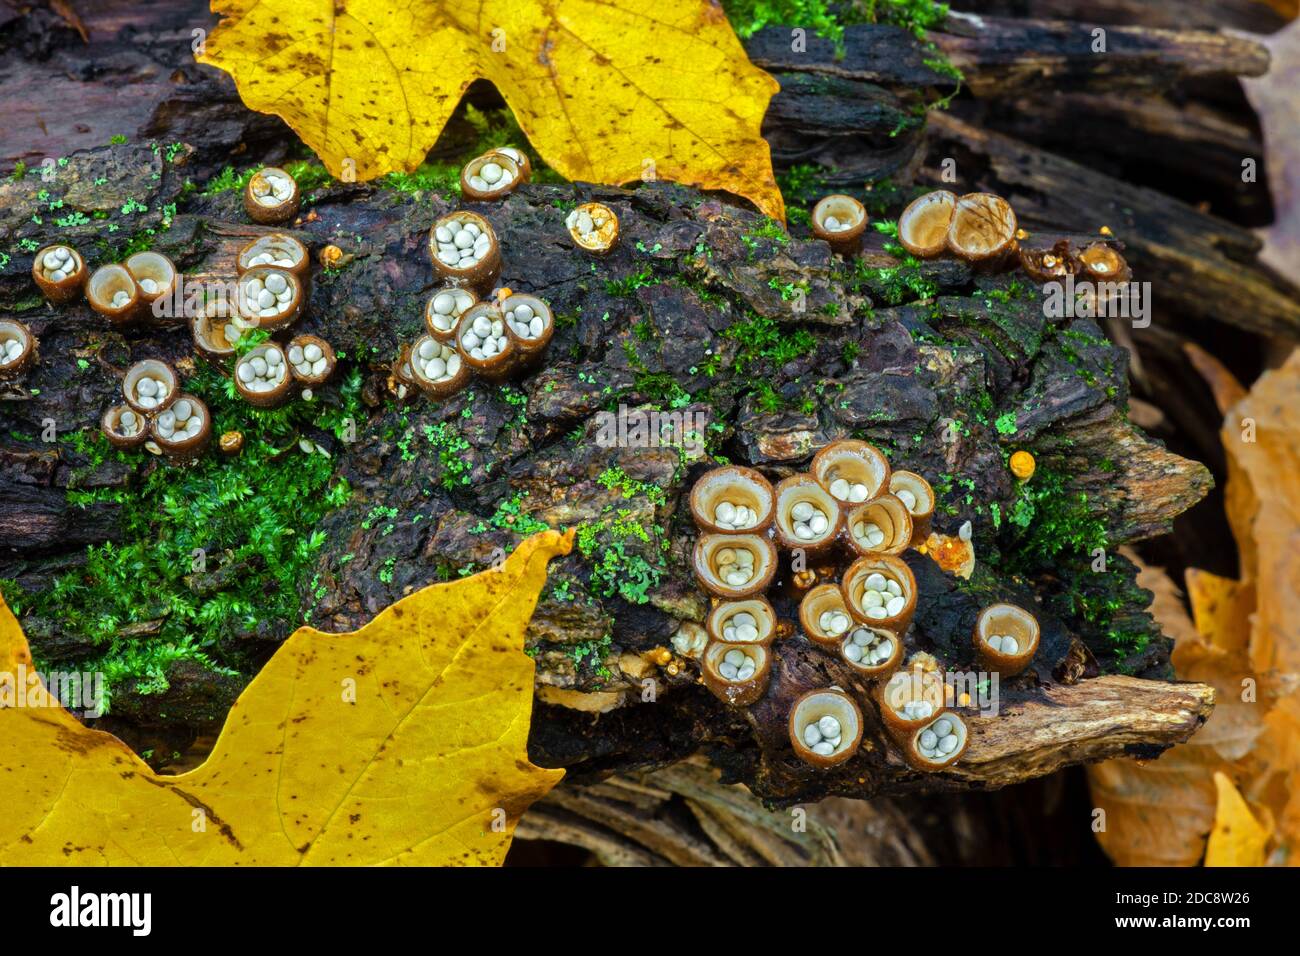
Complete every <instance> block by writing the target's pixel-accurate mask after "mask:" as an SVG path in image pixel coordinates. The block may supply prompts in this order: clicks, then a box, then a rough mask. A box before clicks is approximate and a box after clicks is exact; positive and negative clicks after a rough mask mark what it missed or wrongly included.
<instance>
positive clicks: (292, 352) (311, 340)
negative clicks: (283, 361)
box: [285, 335, 338, 386]
mask: <svg viewBox="0 0 1300 956" xmlns="http://www.w3.org/2000/svg"><path fill="white" fill-rule="evenodd" d="M285 358H287V359H288V360H289V374H291V375H292V376H293V377H294V378H296V379H297V380H298V381H299V382H301V383H302V384H303V385H308V386H311V385H321V384H324V383H325V382H327V381H328V380H329V377H330V376H331V375H333V374H334V368H335V366H336V365H337V364H338V359H337V358H335V355H334V347H333V346H332V345H330V344H329V343H328V342H326V341H325V340H324V339H322V338H321V337H320V336H318V335H298V336H295V337H294V338H292V339H290V340H289V348H288V349H287V350H286V351H285Z"/></svg>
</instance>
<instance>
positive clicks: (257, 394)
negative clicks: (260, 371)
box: [234, 342, 293, 408]
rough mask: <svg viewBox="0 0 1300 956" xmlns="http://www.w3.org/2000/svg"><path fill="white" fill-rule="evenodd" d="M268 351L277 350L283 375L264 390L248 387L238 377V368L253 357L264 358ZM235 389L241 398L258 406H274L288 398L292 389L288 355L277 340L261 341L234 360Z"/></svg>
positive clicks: (291, 374) (281, 403)
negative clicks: (274, 383)
mask: <svg viewBox="0 0 1300 956" xmlns="http://www.w3.org/2000/svg"><path fill="white" fill-rule="evenodd" d="M270 352H279V353H280V360H281V362H282V363H283V365H284V377H283V378H281V379H280V381H279V382H278V383H276V385H275V386H274V387H273V388H270V389H267V390H266V391H256V390H254V389H251V388H249V387H248V386H247V385H246V384H245V383H244V381H243V380H242V379H241V378H240V377H239V369H240V367H241V366H243V365H247V364H249V363H250V362H252V361H253V359H254V358H257V357H258V356H261V357H262V359H263V360H265V358H266V355H267V354H268V353H270ZM234 379H235V389H236V391H238V392H239V395H240V397H241V398H243V399H244V401H246V402H248V404H250V405H256V406H257V407H258V408H275V407H276V406H278V405H283V404H284V403H285V402H286V401H287V400H288V399H289V395H290V392H291V391H292V389H293V373H292V371H291V370H290V369H289V356H288V355H287V354H286V353H285V348H284V346H282V345H281V344H280V343H279V342H263V343H262V344H261V345H258V346H257V347H256V348H251V349H249V350H248V351H247V352H245V353H244V354H243V355H241V356H239V358H238V359H236V360H235V371H234Z"/></svg>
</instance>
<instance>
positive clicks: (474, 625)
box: [0, 531, 572, 866]
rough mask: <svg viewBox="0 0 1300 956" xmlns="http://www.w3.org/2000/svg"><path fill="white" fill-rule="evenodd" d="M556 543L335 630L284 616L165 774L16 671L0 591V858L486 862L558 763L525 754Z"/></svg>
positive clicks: (16, 861) (548, 783)
mask: <svg viewBox="0 0 1300 956" xmlns="http://www.w3.org/2000/svg"><path fill="white" fill-rule="evenodd" d="M571 546H572V535H571V534H569V535H561V534H559V533H558V532H554V531H547V532H543V533H542V534H539V535H534V536H533V537H532V538H529V539H528V540H527V541H525V542H524V543H523V544H522V545H520V547H519V549H518V550H517V551H515V553H514V554H513V555H511V556H510V558H509V560H507V561H506V562H505V563H504V564H503V565H502V566H501V567H500V568H497V569H494V570H491V571H485V572H483V573H481V574H476V575H474V576H473V577H469V578H465V579H464V580H462V581H456V582H453V583H451V584H436V585H432V586H430V587H427V588H424V589H423V590H421V591H418V592H416V593H415V594H412V595H411V596H409V597H407V598H403V599H402V600H401V601H398V602H397V603H395V604H393V605H392V606H390V607H389V608H387V609H385V610H384V611H382V612H380V613H379V614H378V615H377V616H376V617H375V618H374V620H372V621H371V622H370V623H369V624H367V625H366V626H365V627H362V628H361V629H360V630H357V631H354V632H352V633H350V634H326V633H323V632H321V631H317V630H313V629H312V628H309V627H303V628H299V629H298V630H297V631H296V632H295V633H294V634H293V635H291V636H290V637H289V639H288V640H287V641H285V643H284V644H283V645H282V646H281V647H280V649H279V650H278V651H276V653H275V655H274V656H273V657H272V658H271V660H270V661H269V662H268V663H267V664H266V666H265V667H264V668H263V669H262V671H261V672H260V673H259V674H258V675H257V677H256V678H254V680H253V682H252V683H251V684H249V686H248V687H247V688H246V689H245V690H244V693H243V694H241V695H240V697H239V699H238V700H237V701H236V702H235V705H234V707H233V708H231V711H230V714H229V716H228V717H227V718H226V723H225V727H224V728H223V729H222V732H221V735H220V737H219V738H218V739H217V742H216V745H215V747H214V748H213V750H212V753H211V754H210V755H209V756H208V758H207V760H206V761H204V763H203V764H202V765H201V766H199V767H198V768H196V769H194V770H192V771H190V772H189V773H185V774H182V775H180V776H161V775H158V774H155V773H154V772H153V771H152V770H151V769H150V768H149V767H148V766H147V765H146V764H145V763H144V762H143V761H142V760H141V759H140V758H139V757H137V756H136V755H135V753H133V752H132V751H131V750H130V749H129V748H128V747H127V746H126V745H125V744H124V743H122V742H121V741H120V740H118V739H117V738H116V737H114V736H112V735H111V734H106V733H103V732H101V731H97V730H91V729H88V728H87V727H85V726H83V725H82V724H81V723H80V722H78V721H77V719H76V718H75V717H73V716H72V715H71V714H70V713H68V711H67V710H65V709H63V707H61V706H59V705H58V703H57V701H54V700H53V699H52V698H51V697H50V695H49V694H48V693H47V692H46V691H45V689H44V687H43V686H42V685H40V684H39V683H36V684H35V685H34V686H33V687H31V688H30V689H28V688H27V687H26V685H25V679H26V676H27V675H30V674H31V668H32V662H31V655H30V653H29V651H28V647H27V640H26V638H25V637H24V636H23V633H22V630H21V628H20V627H19V626H18V622H17V620H15V618H14V616H13V614H12V613H11V612H10V611H9V609H8V607H6V606H5V604H4V602H3V599H0V678H2V677H3V676H4V675H9V676H10V680H11V688H10V689H11V691H12V690H13V687H12V681H13V680H15V679H22V680H24V692H25V693H24V695H23V697H15V696H14V695H13V694H12V693H11V694H10V695H8V696H0V767H2V768H4V773H0V806H2V807H4V813H3V814H0V864H6V865H38V866H41V865H56V864H71V865H80V866H85V865H95V864H108V865H146V866H167V865H200V866H203V865H207V866H219V865H220V866H226V865H261V866H299V865H366V864H413V865H445V864H499V863H500V862H501V861H502V860H503V859H504V857H505V853H506V850H507V849H508V848H509V846H510V841H511V839H512V837H513V834H514V828H515V824H516V823H517V822H518V820H519V817H520V815H521V814H522V813H523V812H524V810H525V809H526V808H527V807H528V806H529V804H531V803H532V802H533V801H534V800H537V799H538V798H539V797H541V796H542V795H543V794H545V793H546V792H547V791H548V790H550V789H551V787H553V786H554V785H555V784H556V783H557V782H558V781H559V779H560V777H562V776H563V771H561V770H545V769H542V768H540V767H535V766H533V765H532V764H531V763H529V761H528V750H527V742H528V727H529V723H530V720H531V715H532V704H533V662H532V660H531V659H530V658H528V657H527V656H526V655H525V654H524V653H523V644H524V629H525V626H526V625H527V623H528V619H529V618H530V617H531V616H532V613H533V608H534V607H535V605H536V603H537V596H538V594H539V593H540V592H541V589H542V586H543V584H544V583H545V581H546V565H547V562H548V561H549V560H550V559H551V558H552V557H554V556H555V555H557V554H567V553H568V551H569V549H570V548H571ZM16 702H21V703H23V704H24V705H23V706H14V704H15V703H16Z"/></svg>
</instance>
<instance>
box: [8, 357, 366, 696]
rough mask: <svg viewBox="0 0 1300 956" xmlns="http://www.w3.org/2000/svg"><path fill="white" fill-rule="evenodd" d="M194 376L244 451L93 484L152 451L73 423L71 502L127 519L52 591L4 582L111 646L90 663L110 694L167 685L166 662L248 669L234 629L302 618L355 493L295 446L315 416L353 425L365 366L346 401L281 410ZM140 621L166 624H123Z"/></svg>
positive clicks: (71, 633)
mask: <svg viewBox="0 0 1300 956" xmlns="http://www.w3.org/2000/svg"><path fill="white" fill-rule="evenodd" d="M186 388H187V390H189V391H191V392H193V393H194V394H195V395H198V396H199V397H200V398H202V399H203V400H204V401H205V402H206V403H207V404H208V407H209V409H210V410H211V412H212V414H213V432H214V434H220V433H222V432H224V431H227V430H231V429H238V430H240V431H242V432H243V435H244V451H243V454H242V455H240V456H239V457H237V458H233V459H231V458H225V457H222V456H220V455H217V454H215V453H211V454H208V455H206V456H204V457H203V458H202V459H200V460H199V461H198V462H196V463H195V464H194V465H193V466H190V467H185V468H179V467H169V466H160V467H156V468H152V469H146V470H145V471H144V472H143V474H142V475H141V476H140V477H139V479H138V481H137V482H136V483H135V484H134V485H133V486H131V487H129V488H126V489H101V488H96V489H85V490H82V489H78V488H77V487H76V483H77V480H78V478H79V477H81V476H82V475H84V474H86V473H88V472H89V471H90V470H93V469H96V468H98V467H99V466H100V465H102V464H104V463H105V462H106V461H108V460H109V459H110V458H113V459H117V460H120V461H122V462H124V463H126V464H131V465H134V464H138V463H139V462H140V461H141V456H147V453H146V452H142V451H133V452H120V451H115V450H113V449H112V448H111V447H110V446H109V445H108V443H107V441H106V440H105V439H104V438H103V436H102V435H101V434H99V432H98V431H88V430H87V431H79V432H75V433H72V434H71V435H69V436H68V437H67V438H65V441H67V442H68V443H69V445H71V446H72V448H73V449H74V450H76V451H77V452H78V454H79V456H80V457H82V458H84V459H85V460H86V464H85V465H83V466H81V467H80V468H79V469H78V470H77V471H75V472H74V474H73V478H72V481H71V482H70V489H71V490H69V492H68V500H69V501H70V502H71V503H72V504H73V505H75V506H77V507H86V506H89V505H92V504H103V503H108V504H113V505H116V506H117V507H118V508H119V509H120V529H121V530H120V531H119V532H118V533H117V534H115V535H114V536H113V539H112V540H110V541H108V542H106V543H104V544H102V545H98V546H93V547H90V548H88V549H87V551H86V562H85V565H84V566H83V567H81V568H78V569H77V570H75V571H70V572H68V573H66V574H63V575H60V576H59V577H58V578H56V579H55V580H54V582H53V584H52V585H51V586H50V587H49V588H47V589H46V590H44V591H41V592H36V593H27V592H22V591H20V590H18V589H17V588H16V587H15V586H14V585H13V584H12V583H8V584H6V585H5V586H4V593H5V596H6V599H7V600H9V601H10V603H11V605H13V606H14V607H15V608H16V609H17V610H18V612H19V613H21V614H24V615H26V614H31V615H35V616H37V617H39V618H40V619H42V621H43V622H45V623H46V624H47V625H48V626H50V627H51V628H53V629H54V630H56V631H57V632H58V633H60V634H61V635H62V636H64V637H65V638H67V639H71V640H75V641H78V642H82V643H85V644H88V645H90V646H92V647H94V648H96V649H98V650H99V651H100V653H99V654H97V655H94V656H92V657H91V658H90V659H89V660H87V661H84V662H81V664H82V665H83V667H84V668H85V669H91V670H99V671H102V672H104V674H105V675H106V678H107V682H108V689H109V693H110V695H111V693H112V691H113V688H114V686H121V685H122V684H124V683H125V682H128V681H138V682H140V683H139V685H138V686H137V687H135V688H134V691H135V692H137V693H154V692H160V691H162V690H165V689H166V687H167V678H166V669H167V666H168V665H169V664H170V663H172V662H174V661H176V660H182V659H193V660H198V661H200V662H202V663H204V664H205V665H208V666H210V667H213V668H215V669H218V670H228V669H230V668H232V667H235V668H237V667H241V666H242V665H243V664H244V661H243V660H242V659H241V657H240V655H239V653H238V652H231V651H230V648H231V647H232V646H233V645H232V644H231V643H230V641H229V639H230V638H232V637H237V636H238V635H240V634H244V633H249V632H252V631H255V630H258V629H259V627H260V626H262V625H269V626H270V627H271V629H272V630H273V631H280V632H284V631H287V630H288V629H289V628H291V627H292V626H294V625H296V624H298V623H299V622H301V621H302V620H303V615H302V614H301V613H300V611H299V606H300V598H299V593H300V590H301V588H302V585H303V582H304V580H305V579H306V576H307V573H308V571H309V569H310V568H311V566H312V564H313V563H314V561H315V558H316V555H317V553H318V551H319V549H320V547H321V545H322V544H324V541H325V537H324V534H323V533H322V532H321V531H320V530H319V527H318V524H319V522H320V521H321V519H322V518H324V517H325V515H327V514H328V513H329V512H330V511H332V510H333V509H335V508H337V507H338V506H339V505H341V504H343V503H344V502H345V501H346V500H347V499H348V497H349V495H350V489H349V487H348V485H347V482H346V481H344V480H342V479H340V478H336V477H335V476H334V474H333V464H332V462H331V460H330V459H329V458H327V457H326V456H324V455H320V454H308V455H304V454H300V453H297V452H296V451H295V452H293V453H290V454H284V453H283V450H284V449H285V448H286V447H293V446H294V442H295V438H296V437H297V435H298V434H299V432H300V431H301V430H302V429H303V428H306V427H316V428H322V429H325V430H330V431H333V432H334V433H335V434H336V435H338V436H339V437H342V435H343V431H344V428H345V427H346V420H347V419H349V418H351V419H352V420H354V421H355V420H357V419H358V417H359V415H360V403H359V399H358V395H359V393H360V388H361V379H360V376H359V375H353V376H351V377H350V378H349V379H347V380H346V381H345V382H344V384H343V386H342V388H341V389H340V390H339V396H338V400H337V401H336V402H333V403H327V402H326V401H325V400H324V399H323V398H321V399H318V400H317V401H315V402H310V403H308V402H294V403H292V404H291V405H288V406H286V407H284V408H281V409H275V410H271V411H264V410H254V409H251V408H250V407H249V406H248V405H247V404H246V403H245V402H243V401H241V400H239V399H238V398H236V397H235V396H234V394H233V386H232V385H231V384H230V382H229V381H228V380H227V379H224V378H222V377H221V376H219V375H218V374H217V373H216V372H214V371H212V370H210V369H208V368H207V367H206V366H203V367H200V369H199V371H198V372H197V373H196V374H195V375H193V376H192V377H191V378H190V379H189V380H188V381H187V382H186ZM132 627H139V628H140V629H141V630H144V629H146V628H148V629H150V630H154V629H156V633H153V634H151V635H150V636H141V637H131V636H123V631H124V630H125V629H129V628H132ZM37 651H38V656H39V644H38V646H37Z"/></svg>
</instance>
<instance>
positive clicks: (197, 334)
mask: <svg viewBox="0 0 1300 956" xmlns="http://www.w3.org/2000/svg"><path fill="white" fill-rule="evenodd" d="M189 322H190V335H192V336H193V338H194V347H195V348H196V349H198V351H199V354H200V355H203V356H206V357H207V358H210V359H214V360H217V361H221V360H224V359H227V358H229V357H230V356H232V355H234V354H235V344H236V343H237V342H238V341H239V337H240V335H242V334H243V330H242V329H241V328H240V323H239V322H237V321H236V320H235V310H234V307H233V306H232V305H231V304H230V303H229V302H227V301H226V300H225V299H220V300H215V301H212V302H208V303H205V304H204V306H203V308H202V309H201V310H200V311H199V312H197V313H195V314H194V315H191V316H190V319H189Z"/></svg>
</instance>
